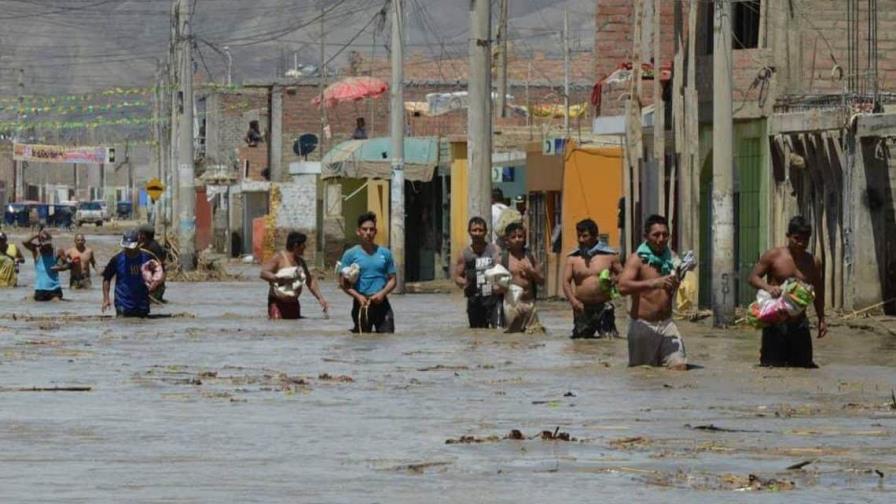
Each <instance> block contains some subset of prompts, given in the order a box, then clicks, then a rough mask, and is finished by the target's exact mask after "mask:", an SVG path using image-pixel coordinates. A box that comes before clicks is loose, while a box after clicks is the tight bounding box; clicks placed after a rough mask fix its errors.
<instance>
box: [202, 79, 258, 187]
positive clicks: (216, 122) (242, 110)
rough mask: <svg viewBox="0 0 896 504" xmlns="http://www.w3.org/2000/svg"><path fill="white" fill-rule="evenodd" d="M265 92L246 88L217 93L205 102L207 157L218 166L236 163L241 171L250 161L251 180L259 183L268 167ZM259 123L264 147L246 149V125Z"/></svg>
mask: <svg viewBox="0 0 896 504" xmlns="http://www.w3.org/2000/svg"><path fill="white" fill-rule="evenodd" d="M269 100H270V98H269V96H268V91H267V90H266V89H259V88H245V89H241V90H239V91H219V92H215V93H213V94H212V95H210V96H209V98H208V100H207V102H206V135H207V136H206V156H207V157H209V158H211V159H214V160H215V161H216V162H218V163H222V164H227V165H230V164H232V163H236V164H237V165H238V166H240V168H242V167H243V166H244V164H245V162H246V161H249V170H250V172H251V174H252V175H251V177H252V178H255V179H259V178H260V177H261V170H263V169H264V168H267V166H268V154H267V149H268V147H267V135H268V117H269V113H268V103H269ZM252 120H258V123H259V126H261V132H262V134H263V135H264V136H265V138H266V140H265V142H264V143H260V144H258V146H257V147H248V146H247V145H246V142H245V140H244V138H245V136H246V132H247V131H248V130H249V121H252Z"/></svg>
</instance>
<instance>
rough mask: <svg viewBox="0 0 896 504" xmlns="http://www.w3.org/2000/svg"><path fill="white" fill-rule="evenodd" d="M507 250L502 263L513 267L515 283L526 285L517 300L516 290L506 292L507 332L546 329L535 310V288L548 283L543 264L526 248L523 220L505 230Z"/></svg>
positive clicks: (520, 286)
mask: <svg viewBox="0 0 896 504" xmlns="http://www.w3.org/2000/svg"><path fill="white" fill-rule="evenodd" d="M504 243H506V244H507V250H506V251H504V252H502V261H501V263H502V264H503V265H504V267H506V268H507V270H508V271H510V275H511V279H510V283H511V285H512V286H513V285H515V286H517V287H519V288H521V289H522V294H521V295H520V298H519V300H518V301H517V302H516V303H514V302H513V300H512V299H511V296H512V291H511V292H507V293H505V294H504V318H505V319H506V320H505V322H506V325H507V328H506V329H505V331H504V332H508V333H513V332H525V331H529V330H539V329H542V330H543V328H541V327H540V325H539V324H538V315H537V314H536V312H535V292H536V288H537V286H538V285H544V275H543V274H542V273H541V267H540V266H539V265H538V262H537V261H536V260H535V258H534V257H532V254H531V253H529V251H528V249H526V230H525V229H524V228H523V225H522V224H520V223H519V222H513V223H510V224H508V225H507V228H506V229H505V230H504ZM511 289H513V287H511Z"/></svg>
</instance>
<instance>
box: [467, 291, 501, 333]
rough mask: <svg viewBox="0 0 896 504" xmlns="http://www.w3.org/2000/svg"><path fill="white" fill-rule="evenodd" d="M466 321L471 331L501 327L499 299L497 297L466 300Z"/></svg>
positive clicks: (475, 297)
mask: <svg viewBox="0 0 896 504" xmlns="http://www.w3.org/2000/svg"><path fill="white" fill-rule="evenodd" d="M467 319H469V321H470V327H471V328H473V329H477V328H479V329H489V328H495V327H501V298H500V297H499V296H488V297H484V296H473V297H469V298H467Z"/></svg>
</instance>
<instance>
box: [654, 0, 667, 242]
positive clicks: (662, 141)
mask: <svg viewBox="0 0 896 504" xmlns="http://www.w3.org/2000/svg"><path fill="white" fill-rule="evenodd" d="M662 11H663V7H662V5H661V0H654V1H653V159H654V165H655V166H654V167H653V168H654V170H655V171H654V173H653V177H652V178H653V179H654V180H655V182H656V193H655V194H651V195H650V197H651V199H652V200H653V202H654V204H655V205H656V209H657V213H659V214H660V215H665V216H666V217H669V215H668V214H667V212H666V106H665V103H663V84H662V78H661V76H662V71H661V70H660V67H661V66H662V39H661V38H660V27H661V26H662V24H663V23H662ZM670 225H671V222H670ZM670 230H671V227H670Z"/></svg>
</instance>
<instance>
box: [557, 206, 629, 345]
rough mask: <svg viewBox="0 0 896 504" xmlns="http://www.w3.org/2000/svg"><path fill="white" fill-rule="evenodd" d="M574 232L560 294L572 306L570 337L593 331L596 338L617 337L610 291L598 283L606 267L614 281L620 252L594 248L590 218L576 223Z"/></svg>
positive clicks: (589, 334) (587, 335) (586, 335)
mask: <svg viewBox="0 0 896 504" xmlns="http://www.w3.org/2000/svg"><path fill="white" fill-rule="evenodd" d="M576 236H577V237H578V241H579V248H578V249H576V250H575V251H573V252H572V253H570V254H569V256H568V257H567V258H566V267H565V268H564V271H563V294H565V295H566V299H567V300H569V304H570V306H572V314H573V329H572V338H573V339H576V338H593V337H595V336H594V333H597V337H598V338H599V337H602V336H607V337H609V338H613V337H616V336H618V335H619V333H618V332H617V331H616V313H615V310H614V308H613V304H612V303H611V302H610V298H611V292H610V291H609V290H607V289H605V288H604V287H602V286H601V282H600V274H601V272H602V271H604V270H608V271H609V274H610V278H611V281H615V280H616V278H617V277H618V275H619V274H620V273H622V264H621V263H620V262H619V255H618V254H616V253H615V252H614V251H612V250H610V249H606V248H605V249H604V250H595V248H596V245H597V244H598V242H597V238H598V229H597V223H596V222H594V221H593V220H591V219H585V220H583V221H581V222H579V223H578V224H576ZM597 248H598V249H599V248H600V247H597Z"/></svg>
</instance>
